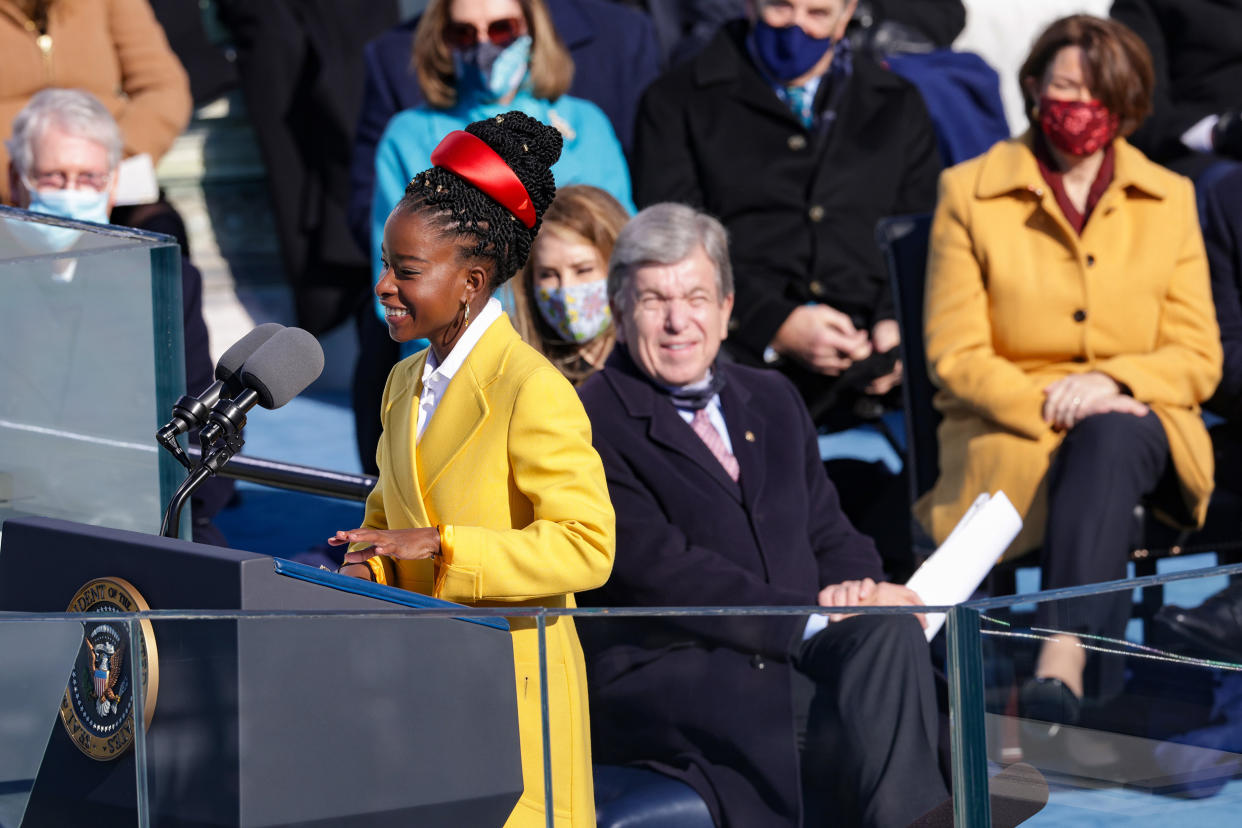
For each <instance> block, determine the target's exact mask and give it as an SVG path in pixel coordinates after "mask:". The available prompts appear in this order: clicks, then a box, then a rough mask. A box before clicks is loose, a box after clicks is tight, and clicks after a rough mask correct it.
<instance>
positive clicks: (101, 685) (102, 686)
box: [90, 624, 125, 716]
mask: <svg viewBox="0 0 1242 828" xmlns="http://www.w3.org/2000/svg"><path fill="white" fill-rule="evenodd" d="M90 639H91V640H90V659H91V680H92V681H91V683H92V685H93V686H94V688H95V712H97V713H98V714H99V715H100V716H109V715H111V714H113V713H115V712H116V711H117V710H119V709H120V706H119V702H120V700H121V699H120V697H119V696H117V694H116V689H115V688H116V682H117V679H119V678H120V677H121V664H122V659H123V658H124V656H125V642H124V640H122V638H121V637H120V636H119V635H117V633H116V631H115V630H113V629H112V628H111V627H110V626H108V625H107V624H100V625H99V626H98V627H96V628H95V629H94V630H93V631H92V632H91V636H90Z"/></svg>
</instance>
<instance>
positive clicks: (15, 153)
mask: <svg viewBox="0 0 1242 828" xmlns="http://www.w3.org/2000/svg"><path fill="white" fill-rule="evenodd" d="M6 144H7V146H8V150H9V157H10V160H9V171H8V172H9V192H10V193H11V194H12V195H11V198H12V200H13V206H15V207H21V208H24V209H26V210H30V211H31V212H33V213H43V214H45V215H51V216H59V217H60V218H66V219H73V220H75V221H89V222H94V223H96V224H107V223H108V214H109V212H110V211H111V209H112V204H113V200H114V195H115V192H116V169H117V166H118V165H119V164H120V162H121V146H122V144H121V133H120V129H119V128H118V127H117V125H116V121H114V120H113V119H112V116H111V114H109V113H108V110H107V109H105V108H104V106H103V104H101V103H100V102H99V101H97V100H96V99H95V97H94V96H92V95H91V94H89V93H87V92H82V91H80V90H75V89H45V90H43V91H41V92H38V93H37V94H35V95H34V97H32V98H31V99H30V103H28V104H27V105H26V106H25V108H24V109H22V111H21V112H19V113H18V114H17V118H16V119H15V120H14V121H13V137H12V138H10V139H9V140H8V141H7V142H6ZM16 232H18V233H20V234H21V236H19V241H20V239H21V238H22V237H25V238H27V239H28V246H30V247H31V248H32V252H35V251H38V252H44V251H51V252H63V251H65V250H68V249H69V248H70V247H72V245H73V244H74V242H76V241H77V239H78V238H79V237H80V235H81V234H80V232H79V231H77V230H73V229H70V228H65V227H57V226H54V225H47V224H30V225H27V226H26V227H25V228H24V229H19V230H17V231H16ZM62 278H66V277H65V276H64V275H63V274H62ZM68 278H72V273H71V272H70V273H69V274H68V276H67V278H66V280H67V279H68Z"/></svg>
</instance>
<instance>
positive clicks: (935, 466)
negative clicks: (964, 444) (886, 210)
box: [876, 214, 940, 503]
mask: <svg viewBox="0 0 1242 828" xmlns="http://www.w3.org/2000/svg"><path fill="white" fill-rule="evenodd" d="M930 235H931V216H930V215H926V214H924V215H915V216H895V217H893V218H886V219H882V220H881V221H880V222H879V224H877V225H876V241H877V243H878V244H879V246H880V249H881V250H882V251H883V253H884V258H885V260H886V261H887V262H888V273H889V280H890V282H891V283H892V288H893V302H894V304H895V306H896V309H897V324H898V325H899V326H900V327H901V361H902V364H903V366H904V368H905V375H904V379H903V381H902V384H901V388H902V396H903V400H904V404H905V409H906V445H907V450H906V463H907V464H908V466H907V469H908V472H909V476H910V502H911V503H913V502H914V501H915V500H917V499H918V498H919V497H920V496H922V495H923V493H924V492H926V491H927V490H928V489H930V488H931V487H932V484H934V483H935V482H936V478H937V477H938V476H939V474H940V457H939V449H938V448H937V446H936V427H937V426H938V425H940V412H938V411H936V409H935V408H934V407H933V406H932V397H933V395H934V394H935V391H936V389H935V386H933V385H932V381H931V377H929V376H928V374H927V354H926V351H925V350H924V348H923V293H924V285H925V283H926V278H927V275H926V274H927V247H928V241H929V237H930Z"/></svg>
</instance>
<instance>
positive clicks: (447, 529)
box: [435, 525, 453, 564]
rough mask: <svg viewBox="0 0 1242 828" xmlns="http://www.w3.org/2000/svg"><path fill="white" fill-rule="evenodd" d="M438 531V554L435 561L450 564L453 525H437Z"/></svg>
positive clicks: (451, 560)
mask: <svg viewBox="0 0 1242 828" xmlns="http://www.w3.org/2000/svg"><path fill="white" fill-rule="evenodd" d="M436 529H438V530H439V532H440V554H439V555H437V556H436V561H435V562H436V563H437V564H440V563H446V564H451V563H452V562H453V527H452V526H443V525H442V526H437V527H436Z"/></svg>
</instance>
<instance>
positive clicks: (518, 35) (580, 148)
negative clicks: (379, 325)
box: [371, 0, 633, 356]
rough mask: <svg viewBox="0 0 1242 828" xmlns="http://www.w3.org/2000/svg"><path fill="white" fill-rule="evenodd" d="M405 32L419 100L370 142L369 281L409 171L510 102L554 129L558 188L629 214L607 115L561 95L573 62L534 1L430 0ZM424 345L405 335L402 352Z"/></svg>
mask: <svg viewBox="0 0 1242 828" xmlns="http://www.w3.org/2000/svg"><path fill="white" fill-rule="evenodd" d="M414 38H415V39H414V56H415V57H414V70H415V72H416V74H417V76H418V82H419V86H420V87H421V88H422V90H423V94H424V95H425V96H426V98H427V103H425V104H423V105H422V106H419V107H416V108H414V109H407V110H405V111H404V112H401V113H399V114H398V115H396V116H394V117H393V119H392V120H391V121H389V122H388V127H387V128H386V129H385V130H384V135H383V137H381V138H380V142H379V145H378V147H377V148H376V154H375V194H374V196H373V198H372V201H371V261H372V265H373V271H374V274H375V275H374V278H375V279H378V278H379V258H380V257H379V249H380V241H381V239H382V236H383V232H384V221H385V219H387V218H388V214H389V213H390V212H392V208H393V207H395V206H396V204H397V202H398V201H400V200H401V196H402V194H403V193H404V192H405V187H406V185H407V184H408V183H409V181H410V178H411V177H412V176H413V175H414V174H415V173H417V172H418V171H420V170H423V169H425V168H426V167H428V166H430V159H431V151H432V150H433V149H435V147H436V145H437V144H439V142H440V140H441V139H442V138H444V136H445V135H447V134H448V133H450V132H452V131H453V130H457V129H462V128H464V127H465V126H466V125H467V124H469V123H472V122H474V121H479V120H482V119H485V118H490V117H494V116H495V115H499V114H501V113H503V112H508V111H511V110H518V111H521V112H524V113H526V114H527V115H530V116H531V117H533V118H537V119H539V120H540V121H543V122H544V123H546V124H548V125H550V126H553V127H556V129H557V130H559V131H560V133H561V135H562V137H563V139H564V150H563V151H562V153H561V158H560V160H559V161H558V162H557V163H556V165H555V166H554V167H553V168H552V172H553V175H554V176H555V177H556V183H557V186H564V185H566V184H591V185H594V186H596V187H599V188H600V189H603V190H606V191H607V192H609V193H610V194H612V195H613V196H614V197H616V199H617V200H618V201H620V202H621V203H622V204H623V205H624V206H625V207H626V208H627V209H628V210H630V211H631V212H633V199H632V197H631V194H630V176H629V170H628V167H627V166H626V162H625V156H624V154H623V153H622V150H621V144H620V142H619V141H618V140H617V136H616V133H615V132H613V129H612V125H611V123H610V122H609V121H608V118H607V116H605V115H604V113H603V112H602V111H601V110H600V109H599V107H597V106H596V105H595V104H593V103H591V102H589V101H585V100H582V99H580V98H574V97H571V96H569V95H566V94H564V93H565V90H567V89H568V88H569V84H570V82H571V80H572V78H573V71H574V67H573V61H572V59H571V58H570V56H569V52H568V50H567V49H566V48H565V46H564V44H563V43H562V42H561V40H560V37H559V36H558V35H557V34H556V30H555V29H554V28H553V26H552V21H551V18H550V17H549V15H548V12H547V9H546V7H545V6H544V4H543V0H431V3H430V4H429V5H428V6H427V10H426V11H425V12H424V14H423V17H422V19H421V20H420V21H419V25H418V28H417V30H416V31H415V35H414ZM377 312H378V313H380V314H381V318H382V311H378V309H377ZM424 345H425V343H413V342H411V343H404V344H403V349H402V355H403V356H408V355H409V354H411V353H414V352H415V351H417V350H419V349H420V348H421V347H423V346H424Z"/></svg>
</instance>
